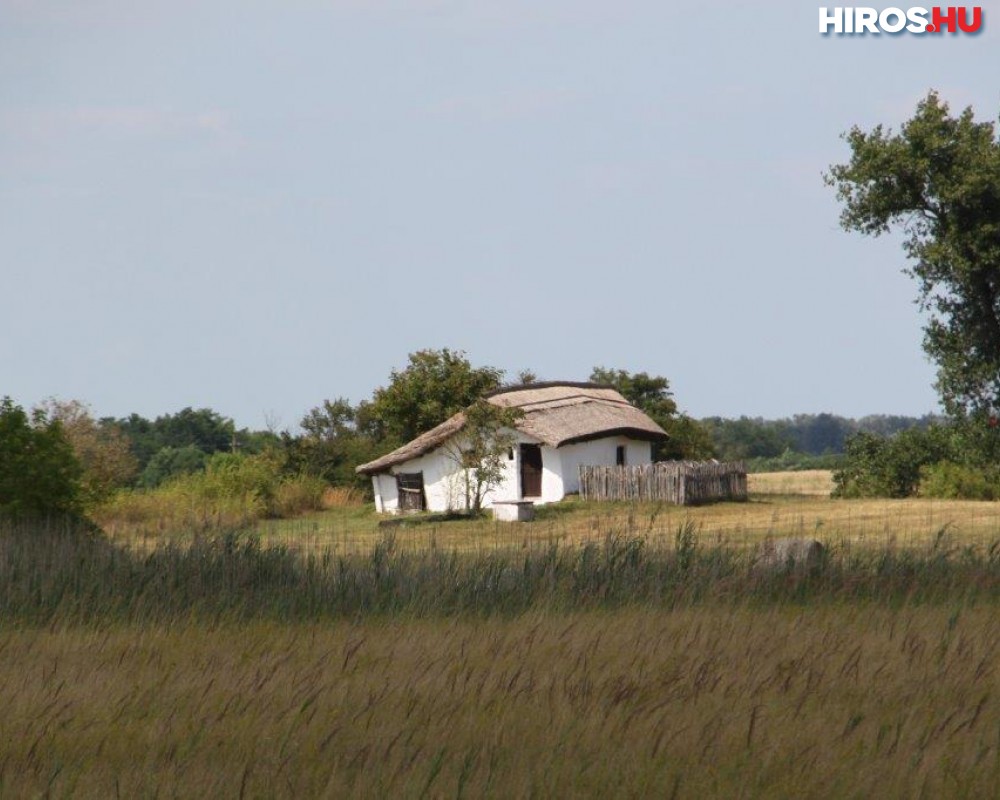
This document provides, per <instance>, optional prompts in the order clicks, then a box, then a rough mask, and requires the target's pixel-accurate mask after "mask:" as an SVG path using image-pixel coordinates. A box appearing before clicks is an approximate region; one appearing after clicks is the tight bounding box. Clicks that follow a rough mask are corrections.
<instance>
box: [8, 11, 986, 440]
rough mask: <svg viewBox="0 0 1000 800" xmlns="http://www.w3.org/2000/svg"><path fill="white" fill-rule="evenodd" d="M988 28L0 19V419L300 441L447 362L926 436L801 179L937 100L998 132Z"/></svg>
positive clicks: (879, 320)
mask: <svg viewBox="0 0 1000 800" xmlns="http://www.w3.org/2000/svg"><path fill="white" fill-rule="evenodd" d="M981 5H982V7H983V10H984V20H985V22H984V30H983V31H982V32H981V33H980V34H979V35H977V36H966V35H957V36H948V35H946V34H945V35H939V36H913V35H901V36H885V35H883V36H871V35H867V36H853V37H852V36H840V37H838V36H822V35H820V34H819V33H818V9H819V6H818V5H813V4H810V3H807V2H801V0H796V1H795V2H792V1H791V0H777V1H776V2H771V3H767V4H761V3H746V2H736V0H732V1H731V2H729V1H725V0H723V1H720V2H715V3H711V4H694V5H688V6H682V5H677V4H669V3H663V2H662V1H661V0H656V1H653V0H650V1H648V2H646V1H641V2H640V1H638V0H637V1H636V2H630V0H615V2H596V0H548V1H547V2H544V3H538V2H526V0H479V1H478V2H462V1H461V0H326V1H325V2H320V0H314V1H309V0H298V1H297V0H283V1H282V2H277V1H275V2H263V1H262V0H239V2H236V1H235V0H234V1H233V2H227V1H225V0H200V1H199V2H188V0H170V1H169V2H164V1H163V0H143V2H141V3H136V2H134V0H128V1H127V2H126V0H88V2H80V0H59V1H57V0H0V278H2V281H0V395H10V396H11V397H12V398H13V399H14V400H15V401H16V402H19V403H21V404H23V405H25V406H29V405H34V404H36V403H38V402H41V401H43V400H44V399H46V398H48V397H57V398H61V399H71V398H72V399H78V400H82V401H85V402H87V403H89V404H90V406H91V407H92V409H93V411H94V413H95V414H96V415H98V416H125V415H127V414H129V413H132V412H137V413H140V414H142V415H144V416H148V417H154V416H157V415H159V414H165V413H172V412H175V411H178V410H180V409H181V408H183V407H185V406H192V407H195V408H200V407H210V408H212V409H214V410H216V411H218V412H220V413H222V414H224V415H226V416H229V417H231V418H233V419H234V420H235V421H236V422H237V424H238V425H239V426H241V427H243V426H247V427H251V428H262V427H265V426H270V427H276V428H279V429H284V428H290V429H294V428H295V427H296V425H297V423H298V421H299V420H300V419H301V417H302V415H303V414H304V413H305V412H307V411H308V410H309V409H310V408H312V407H314V406H317V405H319V404H321V403H322V401H323V400H324V399H327V398H335V397H341V396H342V397H347V398H349V399H351V400H352V401H358V400H361V399H364V398H366V397H369V396H370V395H371V393H372V391H373V390H374V389H375V388H376V387H377V386H380V385H384V384H385V383H386V382H387V380H388V377H389V374H390V371H391V370H392V369H393V368H397V369H399V368H402V367H404V366H405V364H406V362H407V354H408V353H410V352H413V351H415V350H419V349H425V348H441V347H449V348H452V349H460V350H464V351H465V352H466V353H467V354H468V357H469V358H470V359H471V360H472V362H473V363H474V364H477V365H487V364H488V365H491V366H496V367H500V368H502V369H505V370H507V371H508V373H509V375H510V376H511V377H513V376H514V375H516V373H517V372H518V371H519V370H521V369H525V368H529V369H531V370H532V371H533V372H535V373H536V374H537V375H539V376H540V377H541V378H544V379H549V380H557V379H572V380H584V379H586V378H587V377H588V375H589V374H590V370H591V368H592V367H594V366H595V365H603V366H607V367H614V368H622V369H628V370H630V371H646V372H649V373H652V374H657V375H663V376H665V377H667V378H668V379H669V380H670V383H671V388H672V390H673V391H674V394H675V397H676V399H677V401H678V403H679V405H680V406H681V408H682V409H683V410H685V411H686V412H687V413H689V414H691V415H693V416H695V417H705V416H712V415H720V416H729V417H735V416H740V415H748V416H763V417H768V418H777V417H783V416H789V415H792V414H796V413H819V412H832V413H837V414H843V415H845V416H862V415H865V414H871V413H893V414H923V413H927V412H931V411H935V410H936V409H937V399H936V394H935V392H934V390H933V380H934V367H933V365H932V364H931V363H929V362H928V361H927V359H926V357H925V356H924V354H923V351H922V349H921V338H922V333H921V327H922V324H923V318H922V316H921V312H920V310H919V308H918V307H917V306H916V305H915V303H914V300H915V299H916V286H915V284H914V282H913V280H912V279H911V278H909V277H907V276H906V275H905V274H904V273H903V272H902V270H903V268H904V267H905V266H906V263H905V259H904V255H903V253H902V251H901V249H900V240H899V238H898V237H892V236H889V237H882V238H880V239H868V238H864V237H862V236H860V235H858V234H852V233H850V234H849V233H846V232H844V231H843V230H841V228H840V227H839V223H838V216H839V207H838V204H837V201H836V198H835V196H834V192H833V191H832V190H831V189H830V188H828V187H826V186H824V184H823V180H822V175H823V172H824V171H825V170H827V169H828V168H829V166H830V165H831V164H833V163H837V162H839V161H844V160H846V159H847V157H848V150H847V146H846V145H845V144H844V142H843V141H842V140H841V138H840V134H841V133H843V132H844V131H846V130H847V129H849V128H850V127H851V126H852V125H855V124H857V125H860V126H862V127H864V128H870V127H872V126H874V125H876V124H879V123H883V124H886V125H890V126H893V127H898V126H899V124H900V123H902V122H903V121H904V120H906V119H907V118H908V117H909V116H910V115H912V113H913V111H914V109H915V106H916V104H917V102H918V101H919V100H920V99H921V98H922V97H923V96H925V95H926V93H927V91H928V90H929V89H932V88H933V89H936V90H938V91H939V93H940V94H941V96H942V97H943V98H944V99H945V100H947V101H948V102H949V103H950V104H951V105H952V108H953V110H958V109H960V108H964V107H965V106H967V105H971V106H972V107H973V108H974V109H975V111H976V114H977V117H978V118H980V119H984V120H995V119H996V117H997V113H998V111H1000V46H998V45H1000V0H988V1H987V2H983V3H982V4H981ZM880 8H881V7H880Z"/></svg>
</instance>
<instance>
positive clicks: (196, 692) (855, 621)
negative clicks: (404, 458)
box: [0, 492, 1000, 798]
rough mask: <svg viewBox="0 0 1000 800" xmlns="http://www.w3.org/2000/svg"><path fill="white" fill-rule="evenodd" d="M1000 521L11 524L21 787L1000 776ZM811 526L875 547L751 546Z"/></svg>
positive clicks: (782, 497) (804, 518)
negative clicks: (815, 559) (810, 561)
mask: <svg viewBox="0 0 1000 800" xmlns="http://www.w3.org/2000/svg"><path fill="white" fill-rule="evenodd" d="M814 520H819V523H818V524H817V523H816V522H814ZM268 525H272V523H268ZM949 525H950V527H949ZM996 525H997V522H996V513H995V511H994V505H993V504H988V503H944V502H942V503H938V504H931V503H929V502H928V501H898V502H888V501H879V502H875V501H834V500H830V499H829V498H823V497H818V496H809V495H804V494H800V495H788V494H787V493H785V492H781V493H780V494H775V495H772V496H767V495H763V494H757V495H755V496H754V498H753V500H752V502H749V503H744V504H723V505H720V506H714V507H705V508H694V509H673V508H667V507H655V506H647V507H642V506H639V507H629V506H606V507H595V506H592V505H587V504H583V503H579V502H569V503H565V504H560V505H558V506H553V507H550V508H548V509H544V510H542V513H541V517H540V519H539V520H538V521H536V522H534V523H531V524H523V525H505V526H498V525H497V524H495V523H492V522H474V523H472V522H457V523H439V524H437V525H416V526H412V527H403V528H392V529H384V528H383V529H379V528H378V527H377V520H376V519H375V517H374V515H372V514H371V512H370V511H369V510H368V509H366V508H364V507H346V508H339V509H333V510H331V511H328V512H325V513H323V514H318V515H314V516H312V517H310V518H307V519H304V520H298V521H294V522H285V523H274V524H273V527H271V528H268V527H263V528H258V532H259V533H261V534H262V539H263V540H264V542H263V544H261V543H260V542H259V540H255V539H253V538H250V539H246V538H245V537H241V536H231V535H226V536H221V537H219V538H215V539H211V538H209V539H204V538H198V539H197V540H195V539H191V540H182V541H180V542H179V544H180V546H168V547H164V546H163V540H162V539H160V540H157V539H155V537H154V538H151V539H150V540H148V541H146V542H144V543H143V542H141V541H136V540H135V539H134V538H133V539H128V538H126V539H125V541H126V542H127V543H128V544H130V545H140V544H141V545H142V546H141V547H139V546H134V547H130V548H126V549H121V548H117V547H114V546H108V545H107V544H106V543H105V542H103V541H102V540H101V539H100V538H93V537H89V536H81V535H79V534H77V533H76V532H74V531H73V530H72V529H64V528H63V527H61V526H59V525H54V524H50V525H48V526H40V527H37V528H36V527H21V528H18V527H14V528H11V529H10V530H6V529H4V528H3V526H0V703H2V704H3V713H2V714H0V797H7V796H11V797H74V798H76V797H83V798H91V797H93V798H105V797H153V796H170V797H174V796H177V797H190V796H195V797H233V798H237V797H314V796H322V797H402V798H408V797H414V798H416V797H447V798H451V797H456V798H458V797H529V796H530V797H567V796H570V797H600V798H604V797H668V798H705V797H719V798H731V797H736V798H739V797H765V798H766V797H803V798H812V797H816V798H820V797H842V796H847V797H890V798H894V797H898V798H910V797H928V798H936V797H985V796H995V794H996V786H998V785H1000V671H998V670H997V664H998V663H1000V661H998V657H1000V652H998V648H1000V614H998V613H997V612H998V609H1000V550H998V549H997V548H996V547H993V548H989V547H983V548H972V549H969V548H967V547H966V545H967V544H968V543H969V542H972V541H977V539H976V537H979V538H980V539H981V540H982V542H983V543H984V544H985V543H987V541H989V538H988V537H991V536H995V535H996ZM943 528H947V529H948V530H950V531H953V532H952V533H949V534H947V535H945V536H939V535H937V533H935V531H936V530H937V531H940V530H941V529H943ZM869 530H870V531H871V535H868V534H867V533H866V532H867V531H869ZM797 531H803V532H805V533H807V534H809V535H813V534H817V535H820V536H821V537H824V536H831V534H832V536H836V535H840V536H844V534H845V532H850V533H851V535H852V537H853V538H852V539H851V540H849V541H850V542H852V544H850V545H849V546H848V545H844V544H843V541H848V540H843V541H842V542H841V544H837V545H836V546H835V547H834V548H832V550H831V554H830V558H829V559H828V561H827V563H826V564H824V565H823V566H822V567H821V568H820V569H818V570H816V571H808V572H794V571H793V572H789V573H780V572H779V573H776V574H772V573H761V572H759V571H757V570H755V569H754V567H753V561H752V556H751V553H750V551H749V550H748V549H747V548H745V547H742V546H740V547H737V546H733V545H735V544H740V543H742V544H747V543H749V542H751V541H754V540H759V538H761V537H763V536H766V535H767V534H768V533H773V534H779V533H782V534H784V533H788V532H792V533H794V532H797ZM835 531H839V534H837V533H833V532H835ZM338 536H342V537H344V539H343V540H340V539H338V538H337V537H338ZM348 537H354V538H353V539H348ZM491 537H492V538H491ZM891 537H896V538H897V541H902V540H903V539H906V541H907V542H909V543H910V544H912V545H913V547H912V548H911V549H907V548H903V547H888V548H886V547H881V548H880V547H876V546H875V545H876V544H877V543H881V544H883V545H884V544H885V543H886V542H887V541H888V540H889V538H891ZM268 540H271V541H275V542H278V543H281V544H283V545H290V546H283V547H280V548H277V549H269V548H268V546H267V541H268ZM831 540H832V539H831ZM720 544H721V546H720ZM300 545H301V546H300ZM567 545H569V546H567ZM578 545H586V546H582V547H581V546H578ZM860 545H863V546H860ZM452 546H453V549H452ZM338 549H339V552H338Z"/></svg>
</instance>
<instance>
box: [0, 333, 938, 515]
mask: <svg viewBox="0 0 1000 800" xmlns="http://www.w3.org/2000/svg"><path fill="white" fill-rule="evenodd" d="M588 377H589V380H590V381H592V382H594V383H600V384H605V385H610V386H613V387H614V388H616V389H617V390H618V391H620V392H621V393H622V395H624V396H625V398H626V399H628V400H629V402H631V403H633V404H634V405H635V406H637V407H638V408H641V409H642V410H643V411H645V412H646V413H647V414H648V415H649V416H650V417H651V418H652V419H654V420H655V421H656V422H657V423H658V424H659V425H661V426H662V427H663V428H664V430H666V431H667V433H668V434H669V436H670V438H669V439H667V440H666V441H665V442H658V443H656V444H655V445H654V448H655V449H654V453H653V455H654V458H655V459H656V460H674V459H687V460H701V459H709V458H719V459H722V460H736V459H755V458H756V459H760V458H774V457H778V456H782V455H787V454H788V453H799V454H803V455H821V454H831V453H834V454H835V453H841V452H843V450H844V446H845V442H846V441H847V440H848V439H849V437H850V436H851V435H853V434H856V433H858V432H867V433H872V434H892V433H895V432H898V431H900V430H904V429H907V428H911V427H914V426H916V427H920V426H926V425H928V424H929V423H930V422H931V421H932V420H931V418H929V417H924V418H920V419H914V418H908V417H892V416H875V417H866V418H864V419H862V420H850V419H846V418H844V417H837V416H834V415H832V414H818V415H797V416H795V417H793V418H790V419H783V420H764V419H750V418H747V417H741V418H739V419H723V418H719V417H712V418H708V419H705V420H696V419H694V418H692V417H690V416H689V415H687V414H685V413H683V412H682V411H681V410H680V409H679V407H678V405H677V402H676V400H675V399H674V397H673V393H672V392H671V390H670V383H669V381H668V380H667V379H666V378H665V377H663V376H658V375H651V374H649V373H647V372H629V371H627V370H624V369H614V368H608V367H603V366H595V367H594V368H593V370H592V371H591V373H590V375H589V376H588ZM535 381H537V376H536V375H535V374H534V373H533V372H531V371H528V370H524V371H522V372H520V373H518V374H517V376H516V377H515V378H514V380H513V381H512V382H505V375H504V372H503V371H502V370H500V369H498V368H496V367H492V366H479V365H474V364H473V363H472V362H471V361H470V359H469V358H468V356H467V355H466V354H465V353H464V352H461V351H455V350H449V349H447V348H445V349H441V350H430V349H428V350H420V351H417V352H415V353H411V354H410V356H409V358H408V362H407V364H406V366H405V367H404V368H402V369H394V370H392V372H391V373H390V375H389V379H388V381H387V382H386V384H385V385H384V386H381V387H379V388H377V389H376V390H375V391H374V392H373V393H372V395H371V397H369V398H366V399H364V400H361V401H360V402H358V403H352V402H350V401H349V400H348V399H347V398H345V397H335V398H333V399H327V400H324V401H323V402H322V403H321V404H319V405H317V406H315V407H314V408H312V409H310V410H309V411H308V412H307V413H306V414H304V416H303V417H302V419H301V421H300V429H299V430H298V431H296V432H292V431H283V432H276V431H271V430H249V429H247V428H238V427H237V426H236V425H235V423H234V422H233V420H231V419H229V418H227V417H225V416H223V415H222V414H220V413H218V412H216V411H213V410H212V409H210V408H200V409H194V408H190V407H189V408H184V409H181V410H180V411H178V412H176V413H172V414H164V415H161V416H158V417H156V418H154V419H148V418H146V417H143V416H141V415H139V414H130V415H129V416H127V417H121V418H113V417H101V418H95V417H94V416H93V415H92V413H91V411H90V409H89V408H87V406H85V405H84V404H82V403H80V402H78V401H49V402H47V403H44V404H42V405H41V406H40V407H38V408H36V409H34V410H33V411H31V412H30V413H28V412H26V411H24V410H23V409H22V408H20V407H19V406H17V405H15V404H14V403H13V401H11V400H10V398H5V399H4V400H3V405H2V406H0V510H6V511H13V512H42V511H52V510H56V511H77V512H79V511H85V510H87V509H90V508H94V507H95V506H99V505H100V504H102V503H104V502H106V501H108V499H109V498H110V497H111V496H112V495H114V493H115V492H117V491H119V490H122V489H132V490H155V489H157V488H158V487H161V486H164V485H166V484H168V483H170V482H171V481H176V480H178V479H179V478H181V477H183V476H187V475H192V474H196V473H200V472H205V471H209V472H210V473H211V472H214V473H218V474H222V472H224V471H228V472H229V473H231V472H232V470H233V469H234V468H236V465H238V464H240V463H242V462H246V461H253V465H254V471H249V470H248V471H247V472H246V474H253V475H254V476H256V477H255V480H256V481H257V482H258V483H259V485H264V483H263V478H261V477H260V476H261V474H262V471H264V472H266V473H267V474H268V475H270V476H271V478H272V479H273V480H280V479H282V478H288V477H291V476H310V477H314V478H317V479H321V480H322V481H324V482H325V483H327V484H330V485H334V486H346V487H351V486H353V487H356V488H358V489H359V490H361V491H363V492H367V491H368V488H369V487H368V480H367V479H366V478H364V477H362V476H359V475H357V473H356V472H355V468H356V467H357V466H358V465H359V464H361V463H364V462H366V461H370V460H372V459H374V458H376V457H378V456H380V455H383V454H385V453H386V452H389V451H390V450H393V449H395V448H396V447H398V446H400V445H402V444H404V443H405V442H407V441H409V440H411V439H413V438H415V437H416V436H418V435H420V434H421V433H423V432H425V431H427V430H429V429H430V428H433V427H434V426H436V425H438V424H439V423H441V422H443V421H444V420H446V419H448V418H449V417H450V416H452V415H453V414H455V413H457V412H458V411H462V410H464V409H467V408H470V407H473V408H476V407H479V406H477V405H476V404H477V401H479V400H480V399H481V398H482V397H483V396H484V395H486V394H488V393H490V392H492V391H495V390H497V389H500V388H501V387H503V386H509V385H528V384H530V383H532V382H535ZM480 405H482V404H480ZM489 408H492V406H490V407H489ZM488 410H489V409H484V411H488ZM487 416H488V415H487ZM473 420H474V421H476V420H478V422H477V424H476V426H475V427H476V431H477V432H478V436H477V437H473V438H475V439H476V440H477V441H478V440H482V441H480V444H481V447H479V448H478V449H477V450H476V453H477V454H478V456H477V459H478V462H481V465H480V466H479V467H477V468H478V469H481V470H482V471H483V474H482V475H477V476H476V477H477V485H476V487H475V488H474V492H473V493H474V495H476V496H479V495H480V494H481V492H482V488H483V486H484V485H488V477H489V476H488V472H489V464H490V463H491V462H490V459H489V455H490V449H491V448H490V445H489V439H490V435H491V434H490V431H491V430H492V429H491V427H490V426H491V424H492V425H493V426H494V427H495V425H496V423H497V422H500V423H503V422H506V423H507V424H509V423H510V421H509V420H499V421H498V420H494V419H492V417H490V418H489V419H487V418H486V417H485V416H484V415H483V414H474V415H473Z"/></svg>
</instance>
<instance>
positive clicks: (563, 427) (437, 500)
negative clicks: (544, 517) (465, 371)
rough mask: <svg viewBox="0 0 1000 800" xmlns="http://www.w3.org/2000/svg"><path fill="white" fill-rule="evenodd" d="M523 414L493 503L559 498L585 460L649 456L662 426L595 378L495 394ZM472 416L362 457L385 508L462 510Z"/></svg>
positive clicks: (573, 488) (645, 459)
mask: <svg viewBox="0 0 1000 800" xmlns="http://www.w3.org/2000/svg"><path fill="white" fill-rule="evenodd" d="M487 399H488V400H489V402H491V403H494V404H495V405H498V406H503V407H511V406H516V407H517V408H519V409H521V411H522V414H523V416H522V417H521V418H520V419H519V420H518V421H517V423H516V430H515V431H513V434H514V439H515V441H516V444H515V445H514V446H513V447H511V448H510V449H509V450H508V451H507V459H506V462H505V469H504V477H503V480H502V482H501V483H500V484H499V486H497V487H496V488H494V489H492V490H491V491H490V492H489V493H488V494H487V495H486V497H485V498H484V500H483V506H491V505H493V504H494V503H501V502H517V501H533V502H535V503H552V502H555V501H557V500H561V499H562V498H563V497H564V496H566V495H567V494H570V493H572V492H577V491H579V489H580V466H581V465H614V464H648V463H650V461H651V460H652V452H651V451H652V442H654V441H658V440H662V439H665V438H667V434H666V433H665V432H664V430H663V428H661V427H660V426H659V425H657V424H656V423H655V422H653V420H651V419H650V418H649V417H648V416H646V415H645V414H644V413H643V412H642V411H640V410H639V409H637V408H636V407H635V406H633V405H630V404H629V403H628V401H627V400H625V398H624V397H622V396H621V395H620V394H619V393H618V392H617V391H615V390H614V389H612V388H610V387H608V386H600V385H597V384H592V383H535V384H530V385H527V386H516V387H512V388H508V389H501V390H500V391H497V392H494V393H493V394H491V395H489V396H488V398H487ZM464 423H465V416H464V414H462V413H458V414H456V415H455V416H453V417H451V418H450V419H448V420H446V421H444V422H442V423H441V424H440V425H438V426H437V427H436V428H433V429H431V430H429V431H427V433H424V434H421V435H420V436H418V437H417V438H416V439H414V440H413V441H411V442H408V443H407V444H405V445H403V446H402V447H400V448H398V449H397V450H393V451H392V452H391V453H389V454H387V455H384V456H382V457H381V458H377V459H375V460H374V461H370V462H369V463H367V464H362V465H361V466H360V467H358V468H357V471H358V472H359V473H362V474H364V475H370V476H371V479H372V486H373V488H374V490H375V508H376V510H377V511H379V512H388V513H396V512H398V511H408V510H428V511H451V510H462V509H464V508H465V504H466V492H465V475H464V471H463V468H462V466H461V464H460V460H461V459H460V458H456V457H455V454H456V453H460V452H461V432H462V426H463V425H464Z"/></svg>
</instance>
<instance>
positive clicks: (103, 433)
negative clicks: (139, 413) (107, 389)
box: [44, 400, 136, 508]
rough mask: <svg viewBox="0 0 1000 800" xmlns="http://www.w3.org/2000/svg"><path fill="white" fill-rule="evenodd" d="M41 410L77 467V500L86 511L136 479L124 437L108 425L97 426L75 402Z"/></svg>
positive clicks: (54, 403) (51, 404)
mask: <svg viewBox="0 0 1000 800" xmlns="http://www.w3.org/2000/svg"><path fill="white" fill-rule="evenodd" d="M44 410H45V412H46V414H47V416H48V418H49V419H50V420H56V421H58V422H59V424H60V425H61V426H62V430H63V433H64V434H65V436H66V439H67V441H68V442H69V443H70V445H71V446H72V448H73V452H74V454H75V455H76V459H77V461H78V462H79V463H80V467H81V469H82V474H81V477H80V499H81V501H82V503H83V505H84V506H85V507H87V508H92V507H93V506H96V505H99V504H100V503H102V502H104V501H105V500H107V499H108V498H109V497H110V496H111V494H112V493H113V492H114V491H115V490H116V489H119V488H122V487H125V486H128V485H129V484H130V483H131V482H132V480H133V479H134V478H135V476H136V459H135V456H134V455H132V451H131V449H130V447H129V440H128V437H127V436H125V434H124V433H122V431H121V430H120V429H119V428H118V426H117V425H115V424H114V423H113V422H111V421H101V422H98V421H97V420H95V419H94V418H93V416H91V413H90V409H88V408H87V406H86V405H84V404H83V403H81V402H79V401H78V400H50V401H48V402H47V403H46V404H45V406H44Z"/></svg>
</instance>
